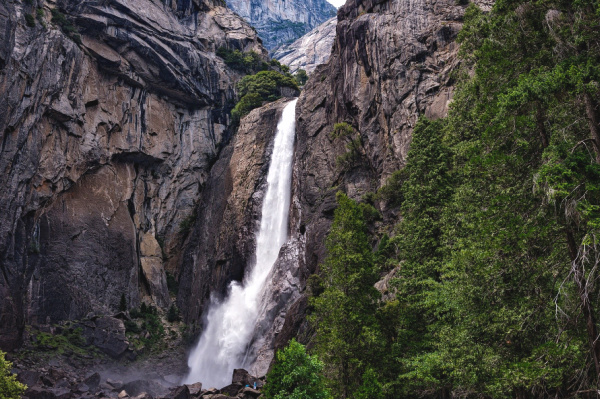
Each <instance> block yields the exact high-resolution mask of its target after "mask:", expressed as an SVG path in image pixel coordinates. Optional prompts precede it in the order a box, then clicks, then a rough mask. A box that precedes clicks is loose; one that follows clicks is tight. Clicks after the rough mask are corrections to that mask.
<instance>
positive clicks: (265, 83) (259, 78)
mask: <svg viewBox="0 0 600 400" xmlns="http://www.w3.org/2000/svg"><path fill="white" fill-rule="evenodd" d="M284 87H289V88H292V89H295V90H298V85H297V83H296V81H295V80H294V78H293V77H292V76H291V75H289V74H287V75H283V74H281V73H279V72H277V71H261V72H258V73H257V74H255V75H247V76H245V77H244V78H242V80H240V82H238V90H239V95H240V97H241V98H240V101H239V102H238V103H237V104H236V106H235V107H234V109H233V110H232V111H231V116H232V119H233V121H234V123H237V122H239V120H240V119H241V118H242V117H243V116H245V115H247V114H248V113H249V112H250V111H252V110H254V109H255V108H258V107H260V106H261V105H262V103H263V102H265V101H275V100H277V99H278V98H279V97H280V91H281V88H284Z"/></svg>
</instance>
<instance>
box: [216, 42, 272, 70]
mask: <svg viewBox="0 0 600 400" xmlns="http://www.w3.org/2000/svg"><path fill="white" fill-rule="evenodd" d="M217 56H219V57H221V58H222V59H223V61H224V62H225V64H227V65H228V66H229V67H231V68H233V69H235V70H238V71H240V72H245V73H253V72H257V71H265V70H268V69H269V64H268V63H267V62H265V61H263V59H262V58H261V57H260V55H259V54H258V53H257V52H255V51H249V52H245V53H242V52H241V51H239V50H230V49H228V48H226V47H219V48H218V49H217Z"/></svg>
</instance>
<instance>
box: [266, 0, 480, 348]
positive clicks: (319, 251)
mask: <svg viewBox="0 0 600 400" xmlns="http://www.w3.org/2000/svg"><path fill="white" fill-rule="evenodd" d="M458 3H459V2H457V1H455V0H437V1H430V0H348V1H347V2H346V4H345V5H344V6H343V7H341V8H340V10H339V12H338V24H337V28H336V29H337V32H336V37H335V41H334V45H333V50H332V54H331V58H330V59H329V62H328V63H327V64H326V65H322V66H319V67H317V68H316V70H315V71H314V72H313V74H312V76H311V78H310V80H309V81H308V83H307V84H306V86H305V88H304V91H303V93H302V95H301V97H300V99H299V101H298V106H297V110H296V112H297V118H298V123H297V129H296V135H297V142H298V145H297V148H296V155H295V157H296V161H295V163H296V167H295V168H296V171H298V173H297V174H295V178H296V179H297V182H295V183H294V188H295V194H294V196H297V197H298V199H299V203H300V204H301V211H300V222H299V225H300V227H301V228H302V229H300V230H299V231H298V233H297V234H296V235H297V236H296V237H298V238H300V237H301V236H305V238H306V240H305V246H304V248H303V249H302V251H303V254H302V256H301V257H303V258H304V260H305V271H304V272H303V276H306V275H308V274H310V273H314V272H315V271H316V270H317V268H318V265H319V263H320V262H322V261H323V259H324V256H325V245H324V244H325V237H326V235H327V233H328V231H329V227H330V225H331V221H332V218H333V211H334V209H335V207H336V203H335V193H336V192H337V191H338V190H343V191H345V192H346V193H347V194H348V195H349V196H350V197H352V198H354V199H361V198H362V196H363V195H364V194H365V193H367V192H370V191H376V190H377V189H378V188H379V187H380V186H381V185H383V184H384V183H385V181H386V179H387V178H388V177H389V176H390V174H391V173H392V172H393V171H395V170H397V169H399V168H401V167H402V166H403V165H404V163H405V160H406V155H407V152H408V148H409V145H410V141H411V134H412V130H413V127H414V125H415V123H416V121H417V119H418V118H419V116H426V117H428V118H440V117H443V116H445V115H446V113H447V110H448V104H449V102H450V100H451V98H452V93H453V84H454V82H453V79H452V72H453V71H454V70H455V69H456V67H457V64H458V59H457V51H458V45H457V43H456V42H455V39H456V36H457V33H458V32H459V30H460V28H461V25H462V18H463V15H464V10H465V8H466V7H467V6H466V5H460V4H458ZM483 3H486V4H483ZM489 3H490V1H487V0H485V1H482V2H480V4H482V5H488V6H489ZM339 122H345V123H347V124H349V125H351V126H352V129H353V133H351V134H350V135H349V136H347V137H338V138H336V139H333V138H332V137H331V135H330V133H331V132H332V130H333V127H334V124H335V123H339ZM350 140H355V141H358V143H360V145H359V146H358V148H357V150H356V151H354V152H353V153H350V154H348V148H347V144H348V143H349V142H350ZM340 157H341V159H340ZM344 160H345V161H344ZM340 161H342V162H340ZM392 211H393V210H392ZM388 214H389V213H388ZM391 216H392V217H393V212H392V213H391ZM306 305H307V302H306V300H305V298H300V299H298V300H297V301H296V303H295V304H294V306H293V308H292V310H293V312H289V313H288V315H287V316H286V321H285V323H284V326H283V327H282V332H284V334H282V335H281V336H280V337H279V338H277V341H276V344H277V346H281V345H285V344H286V343H287V340H289V338H291V337H292V335H295V334H298V331H299V330H300V333H299V335H300V337H301V338H302V335H303V331H305V328H306V325H305V323H304V322H302V320H303V318H302V316H303V315H304V313H305V310H306ZM305 339H306V338H305Z"/></svg>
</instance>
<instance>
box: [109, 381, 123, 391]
mask: <svg viewBox="0 0 600 400" xmlns="http://www.w3.org/2000/svg"><path fill="white" fill-rule="evenodd" d="M106 384H107V385H108V386H110V388H112V389H115V390H118V389H120V388H121V387H122V386H123V381H115V380H113V379H110V378H107V379H106Z"/></svg>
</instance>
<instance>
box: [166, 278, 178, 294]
mask: <svg viewBox="0 0 600 400" xmlns="http://www.w3.org/2000/svg"><path fill="white" fill-rule="evenodd" d="M167 288H168V289H169V293H170V294H171V296H177V293H179V282H177V279H176V278H175V276H174V275H173V274H172V273H170V272H167Z"/></svg>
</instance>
